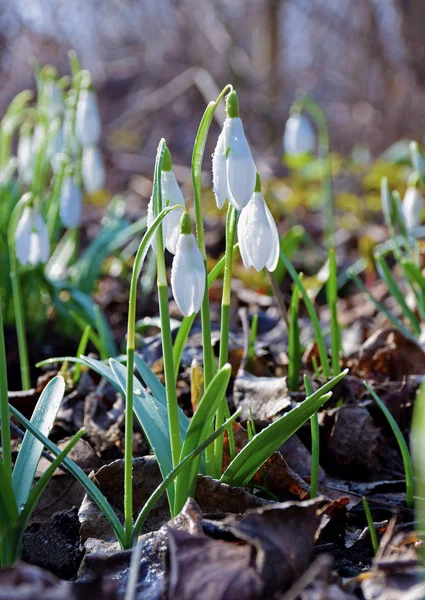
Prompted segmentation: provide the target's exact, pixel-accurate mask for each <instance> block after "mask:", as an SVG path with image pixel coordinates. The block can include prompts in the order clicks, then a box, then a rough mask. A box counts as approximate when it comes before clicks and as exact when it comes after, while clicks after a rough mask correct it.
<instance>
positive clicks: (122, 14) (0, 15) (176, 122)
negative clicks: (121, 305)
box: [0, 0, 425, 191]
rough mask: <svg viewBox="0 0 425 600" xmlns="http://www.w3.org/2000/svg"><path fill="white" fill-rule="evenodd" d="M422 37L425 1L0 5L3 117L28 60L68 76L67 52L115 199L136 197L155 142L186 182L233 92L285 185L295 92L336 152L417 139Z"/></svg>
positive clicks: (128, 0) (260, 154)
mask: <svg viewBox="0 0 425 600" xmlns="http://www.w3.org/2000/svg"><path fill="white" fill-rule="evenodd" d="M424 31H425V2H424V0H215V1H212V0H181V1H177V0H0V69H1V82H2V85H1V86H0V111H1V112H3V111H4V109H5V107H6V106H7V104H8V102H10V100H11V99H12V97H13V96H14V95H15V94H16V93H17V92H18V91H20V90H21V89H23V88H26V87H34V79H33V77H32V73H31V69H30V68H29V64H30V63H31V61H32V60H34V59H35V60H37V61H38V62H39V63H41V64H46V63H51V64H54V65H55V66H57V67H58V69H59V70H60V72H61V73H64V72H67V70H68V65H67V63H68V61H67V52H68V50H69V49H70V48H74V49H75V50H76V51H77V53H78V55H79V57H80V59H81V62H82V63H83V65H84V66H85V67H86V68H88V69H90V70H91V71H92V74H93V77H94V81H95V85H96V88H97V90H98V92H99V98H100V105H101V112H102V118H103V122H104V139H103V147H102V149H103V151H104V153H105V157H106V161H107V165H108V167H109V168H108V184H109V187H110V189H111V191H118V190H120V189H123V188H125V186H126V185H128V183H129V182H130V181H131V180H132V177H133V175H134V174H136V173H137V174H138V175H139V176H140V177H142V179H141V180H139V184H140V185H141V186H142V187H143V176H146V177H148V176H150V174H151V171H152V166H153V161H154V157H155V150H156V146H157V143H158V140H159V139H160V137H162V136H163V137H165V138H166V139H167V141H168V144H169V146H170V148H171V149H172V152H173V156H174V161H175V163H176V164H177V166H178V168H179V169H180V171H179V172H180V177H181V178H184V174H185V169H188V167H189V164H190V155H191V148H192V143H193V140H194V138H195V134H196V130H197V126H198V123H199V120H200V118H201V116H202V112H203V110H204V107H205V104H206V102H207V101H209V100H210V99H213V98H214V97H215V96H216V95H217V92H218V91H219V90H220V89H221V88H222V87H224V85H225V84H226V83H228V82H231V83H233V84H234V85H235V87H236V88H237V90H238V92H239V95H240V101H241V110H242V116H243V119H244V123H245V128H246V131H247V135H248V137H249V141H250V143H251V145H252V147H253V150H254V153H255V156H256V160H257V162H261V168H262V171H263V172H264V170H267V169H269V171H271V172H273V173H274V174H276V173H277V174H281V171H282V169H283V166H282V162H281V150H282V149H281V139H282V132H283V128H284V123H285V120H286V118H287V115H288V109H289V106H290V104H291V102H292V101H293V100H294V98H295V96H296V94H297V91H299V90H300V89H302V90H306V91H307V92H308V93H310V94H311V95H312V96H313V98H314V99H315V100H317V101H318V102H319V103H321V105H322V107H323V108H324V110H325V112H326V114H327V116H328V119H329V123H330V129H331V135H332V143H333V148H334V149H335V150H337V151H338V152H342V153H344V154H348V153H349V152H351V150H352V149H353V147H359V146H362V147H367V148H368V149H369V150H370V152H371V153H372V155H373V156H377V155H379V153H381V152H382V151H384V150H385V148H387V147H388V146H389V145H390V144H392V143H393V142H395V141H396V140H399V139H401V138H412V139H418V140H421V138H422V135H423V131H424V130H425V35H424ZM218 116H219V118H220V115H218ZM218 131H219V129H218V124H217V126H216V132H217V133H218ZM212 137H214V136H212ZM213 144H214V140H211V148H208V150H209V151H212V150H213ZM259 166H260V165H259Z"/></svg>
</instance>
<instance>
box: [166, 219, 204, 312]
mask: <svg viewBox="0 0 425 600" xmlns="http://www.w3.org/2000/svg"><path fill="white" fill-rule="evenodd" d="M190 230H191V225H190V218H189V215H188V214H187V213H186V212H185V213H184V214H183V216H182V218H181V232H180V233H179V237H178V240H177V244H176V254H175V256H174V259H173V267H172V269H171V289H172V291H173V296H174V300H175V301H176V304H177V306H178V307H179V309H180V311H181V312H182V314H183V315H184V316H185V317H189V316H190V315H192V314H193V313H197V312H199V310H200V308H201V304H202V300H203V298H204V293H205V284H206V275H205V265H204V261H203V259H202V255H201V253H200V251H199V248H198V245H197V243H196V240H195V236H194V235H193V234H192V233H190Z"/></svg>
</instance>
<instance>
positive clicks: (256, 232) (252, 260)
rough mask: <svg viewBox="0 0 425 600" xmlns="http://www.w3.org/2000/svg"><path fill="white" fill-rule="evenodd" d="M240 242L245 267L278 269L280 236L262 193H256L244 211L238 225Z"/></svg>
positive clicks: (259, 269)
mask: <svg viewBox="0 0 425 600" xmlns="http://www.w3.org/2000/svg"><path fill="white" fill-rule="evenodd" d="M238 241H239V247H240V250H241V256H242V260H243V263H244V265H245V267H247V268H249V267H250V266H253V267H254V268H255V269H256V270H257V271H261V270H262V269H264V267H267V268H268V269H269V270H270V271H273V270H274V269H275V268H276V265H277V261H278V259H279V234H278V231H277V227H276V224H275V222H274V220H273V217H272V215H271V213H270V211H269V209H268V207H267V205H266V203H265V200H264V196H263V194H262V193H261V192H254V194H253V196H252V198H251V200H250V202H249V204H248V205H247V206H246V207H245V208H244V209H243V210H242V212H241V216H240V219H239V223H238Z"/></svg>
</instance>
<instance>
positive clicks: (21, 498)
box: [12, 376, 65, 512]
mask: <svg viewBox="0 0 425 600" xmlns="http://www.w3.org/2000/svg"><path fill="white" fill-rule="evenodd" d="M64 392H65V381H64V379H63V377H60V376H57V377H54V378H53V379H52V380H51V381H49V383H48V384H47V385H46V387H45V388H44V390H43V392H42V394H41V396H40V398H39V400H38V402H37V405H36V407H35V409H34V412H33V415H32V417H31V424H32V425H33V426H34V427H35V428H36V429H37V430H38V431H40V433H42V434H43V435H45V436H48V435H49V433H50V430H51V428H52V426H53V422H54V420H55V418H56V415H57V412H58V410H59V407H60V404H61V402H62V399H63V395H64ZM42 452H43V444H42V443H40V442H39V441H38V440H37V439H36V438H35V437H34V436H33V435H32V434H31V432H29V431H27V432H25V435H24V440H23V442H22V446H21V449H20V451H19V454H18V458H17V459H16V463H15V468H14V469H13V474H12V482H13V491H14V493H15V498H16V505H17V507H18V511H19V512H21V511H22V509H23V507H24V506H25V503H26V501H27V499H28V496H29V493H30V491H31V487H32V484H33V481H34V476H35V472H36V470H37V465H38V461H39V460H40V457H41V453H42Z"/></svg>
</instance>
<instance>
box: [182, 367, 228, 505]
mask: <svg viewBox="0 0 425 600" xmlns="http://www.w3.org/2000/svg"><path fill="white" fill-rule="evenodd" d="M231 372H232V368H231V366H230V365H229V364H226V365H224V367H223V368H221V369H220V370H219V371H218V373H217V374H216V375H214V377H213V379H212V380H211V383H210V384H209V386H208V387H207V389H206V390H205V393H204V395H203V396H202V398H201V400H200V402H199V405H198V408H197V409H196V411H195V413H194V415H193V417H192V419H191V421H190V424H189V427H188V430H187V434H186V437H185V439H184V442H183V446H182V449H181V453H180V462H181V461H182V460H183V459H184V458H186V456H189V454H191V453H192V452H193V451H194V450H195V448H197V447H198V446H199V445H200V444H201V443H202V442H203V441H204V439H205V438H206V437H207V436H208V433H209V432H210V430H211V423H212V421H213V419H214V415H215V413H216V410H217V407H218V405H219V404H220V402H221V401H222V398H223V397H224V395H225V393H226V389H227V386H228V385H229V380H230V375H231ZM198 467H199V459H198V460H194V461H192V463H191V465H190V467H188V468H187V469H185V471H184V472H183V473H182V474H181V475H180V477H179V478H178V480H177V485H176V501H175V508H174V512H175V513H176V514H177V513H178V512H180V510H181V509H182V507H183V505H184V503H185V502H186V500H187V497H188V496H191V495H193V493H194V490H195V484H196V476H197V474H198Z"/></svg>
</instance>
